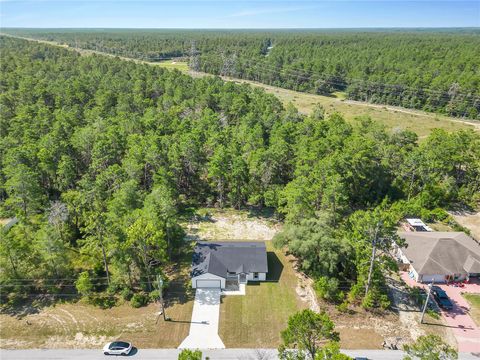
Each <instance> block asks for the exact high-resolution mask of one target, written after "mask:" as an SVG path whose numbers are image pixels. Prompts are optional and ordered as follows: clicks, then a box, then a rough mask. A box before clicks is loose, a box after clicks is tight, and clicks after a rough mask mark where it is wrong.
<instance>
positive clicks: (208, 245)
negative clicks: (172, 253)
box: [192, 241, 268, 277]
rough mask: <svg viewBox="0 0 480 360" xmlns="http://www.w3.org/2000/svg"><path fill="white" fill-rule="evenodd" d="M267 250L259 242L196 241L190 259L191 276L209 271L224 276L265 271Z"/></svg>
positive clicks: (266, 269) (266, 267)
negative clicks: (191, 258)
mask: <svg viewBox="0 0 480 360" xmlns="http://www.w3.org/2000/svg"><path fill="white" fill-rule="evenodd" d="M267 271H268V266H267V250H266V247H265V243H261V242H232V241H229V242H207V241H199V242H197V244H196V246H195V250H194V254H193V261H192V277H195V276H199V275H202V274H206V273H210V274H214V275H217V276H221V277H226V276H227V274H228V273H229V272H233V273H236V274H240V273H251V272H260V273H266V272H267Z"/></svg>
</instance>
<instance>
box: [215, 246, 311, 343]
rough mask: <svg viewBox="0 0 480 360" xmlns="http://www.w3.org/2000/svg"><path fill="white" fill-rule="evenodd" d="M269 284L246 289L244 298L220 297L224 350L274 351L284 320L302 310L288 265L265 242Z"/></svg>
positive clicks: (220, 331) (292, 272) (294, 278)
mask: <svg viewBox="0 0 480 360" xmlns="http://www.w3.org/2000/svg"><path fill="white" fill-rule="evenodd" d="M267 251H268V253H267V256H268V267H269V269H268V270H269V273H268V278H267V279H269V280H272V281H271V282H261V283H258V285H251V283H250V284H249V285H247V290H246V292H247V293H246V295H245V296H226V297H225V296H224V297H222V304H221V306H220V326H219V334H220V338H221V339H222V340H223V343H224V344H225V346H226V347H227V348H259V347H261V348H271V347H273V348H275V347H277V346H278V345H279V344H280V331H282V330H283V329H285V327H286V324H287V320H288V317H289V316H290V315H292V314H293V313H295V312H296V311H298V310H299V309H301V308H302V307H305V305H303V304H302V303H301V302H300V300H299V299H298V297H297V295H296V293H295V288H296V286H297V277H296V275H295V273H294V271H293V268H292V264H291V263H290V261H289V260H288V259H287V257H286V256H285V255H284V254H283V253H282V252H281V251H278V250H274V249H273V247H272V246H271V244H270V243H269V242H267Z"/></svg>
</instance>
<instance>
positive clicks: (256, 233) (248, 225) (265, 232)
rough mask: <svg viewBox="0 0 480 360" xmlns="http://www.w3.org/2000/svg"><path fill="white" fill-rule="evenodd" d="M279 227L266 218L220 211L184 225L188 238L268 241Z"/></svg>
mask: <svg viewBox="0 0 480 360" xmlns="http://www.w3.org/2000/svg"><path fill="white" fill-rule="evenodd" d="M280 229H281V225H280V224H279V223H275V222H273V221H271V220H269V219H266V218H261V217H256V218H248V216H246V215H244V214H241V213H240V214H235V213H228V212H222V211H219V212H216V213H215V214H213V215H211V216H210V217H208V219H200V220H192V221H190V222H189V223H188V224H187V226H186V231H187V239H189V240H247V241H269V240H272V238H273V237H274V236H275V234H276V233H277V232H278V231H279V230H280Z"/></svg>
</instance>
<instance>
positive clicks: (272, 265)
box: [267, 251, 283, 282]
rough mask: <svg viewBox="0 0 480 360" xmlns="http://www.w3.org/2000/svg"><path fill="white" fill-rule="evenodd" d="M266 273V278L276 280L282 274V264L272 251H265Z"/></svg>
mask: <svg viewBox="0 0 480 360" xmlns="http://www.w3.org/2000/svg"><path fill="white" fill-rule="evenodd" d="M267 262H268V273H267V280H268V281H275V282H278V281H279V280H280V277H281V275H282V271H283V264H282V262H281V261H280V259H279V258H278V256H277V254H275V253H274V252H273V251H268V252H267Z"/></svg>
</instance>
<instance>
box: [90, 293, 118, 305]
mask: <svg viewBox="0 0 480 360" xmlns="http://www.w3.org/2000/svg"><path fill="white" fill-rule="evenodd" d="M88 302H89V303H90V304H92V305H94V306H97V307H99V308H101V309H110V308H112V307H114V306H115V305H116V304H117V299H116V298H115V296H112V295H108V294H97V295H93V296H92V295H91V296H89V298H88Z"/></svg>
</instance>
